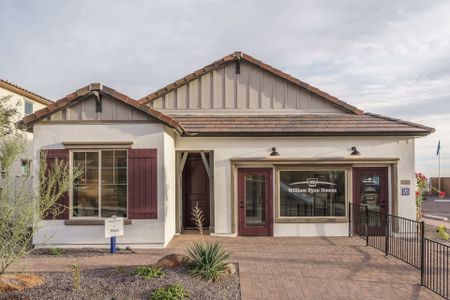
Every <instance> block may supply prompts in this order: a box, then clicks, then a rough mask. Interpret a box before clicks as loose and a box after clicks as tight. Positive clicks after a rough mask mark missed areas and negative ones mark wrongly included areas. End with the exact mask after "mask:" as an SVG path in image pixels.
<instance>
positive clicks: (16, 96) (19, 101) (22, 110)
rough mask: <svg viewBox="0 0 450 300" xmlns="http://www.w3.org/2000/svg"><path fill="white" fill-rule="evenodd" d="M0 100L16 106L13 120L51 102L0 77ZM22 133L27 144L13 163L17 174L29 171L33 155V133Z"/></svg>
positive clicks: (17, 119) (19, 118) (16, 120)
mask: <svg viewBox="0 0 450 300" xmlns="http://www.w3.org/2000/svg"><path fill="white" fill-rule="evenodd" d="M0 101H7V103H8V105H10V106H11V107H16V109H17V116H16V118H15V119H14V120H13V121H15V122H18V121H19V120H21V119H22V118H23V117H25V116H28V115H31V114H33V113H34V112H36V111H38V110H40V109H42V108H44V107H46V106H47V105H49V104H52V103H53V102H52V101H50V100H49V99H46V98H44V97H42V96H39V95H37V94H35V93H33V92H31V91H29V90H26V89H24V88H22V87H20V86H18V85H15V84H12V83H10V82H8V81H6V80H2V79H0ZM23 134H24V135H25V138H26V139H27V146H26V149H25V152H24V153H23V155H22V156H21V157H20V158H19V159H18V160H17V161H16V162H15V163H14V166H13V172H14V173H15V174H17V175H21V174H22V173H24V172H28V171H29V168H30V165H31V159H32V157H33V147H32V141H33V134H32V133H29V132H23Z"/></svg>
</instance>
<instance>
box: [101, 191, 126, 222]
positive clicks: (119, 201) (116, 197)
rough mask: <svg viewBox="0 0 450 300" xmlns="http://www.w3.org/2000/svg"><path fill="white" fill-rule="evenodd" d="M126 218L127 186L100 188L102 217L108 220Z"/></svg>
mask: <svg viewBox="0 0 450 300" xmlns="http://www.w3.org/2000/svg"><path fill="white" fill-rule="evenodd" d="M113 215H116V216H118V217H126V216H127V186H126V185H103V186H102V217H103V218H109V217H112V216H113Z"/></svg>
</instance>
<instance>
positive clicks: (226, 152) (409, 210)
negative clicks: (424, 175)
mask: <svg viewBox="0 0 450 300" xmlns="http://www.w3.org/2000/svg"><path fill="white" fill-rule="evenodd" d="M352 146H356V147H357V149H358V150H359V151H360V152H361V158H364V157H372V158H373V157H386V158H387V157H389V158H393V157H396V158H400V160H399V161H398V186H399V188H398V209H399V211H398V214H399V215H401V216H403V217H407V218H412V219H414V218H415V200H414V185H413V184H414V140H413V139H411V138H397V137H317V138H316V137H309V138H308V137H304V138H301V137H279V138H277V137H271V138H264V137H257V138H256V137H255V138H251V137H250V138H249V137H244V138H202V137H177V138H176V149H177V150H180V151H181V150H198V149H201V150H214V201H215V207H214V208H215V212H216V213H215V233H216V234H230V233H233V230H232V227H233V226H232V223H233V222H232V215H233V212H232V210H233V207H232V189H231V186H232V182H231V172H232V171H231V162H230V159H231V158H264V157H268V156H269V154H270V152H271V148H272V147H276V148H277V151H278V152H279V153H280V155H281V156H280V158H283V157H286V158H303V159H308V158H343V157H349V156H350V152H351V151H350V148H351V147H352ZM355 159H356V160H357V159H358V158H355ZM400 180H410V182H411V186H410V189H411V193H410V195H409V196H402V195H401V189H400ZM275 192H276V191H275V190H274V193H275ZM274 196H275V195H274ZM274 199H275V197H274ZM390 202H391V203H390V205H391V206H392V201H390ZM275 203H276V201H274V205H275ZM314 233H316V234H317V235H346V234H348V224H347V223H335V224H323V223H318V224H311V223H308V224H284V223H283V224H279V223H275V224H274V234H275V235H278V236H283V235H314Z"/></svg>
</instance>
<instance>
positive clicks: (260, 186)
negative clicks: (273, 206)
mask: <svg viewBox="0 0 450 300" xmlns="http://www.w3.org/2000/svg"><path fill="white" fill-rule="evenodd" d="M245 223H246V225H250V226H251V225H264V224H265V223H266V178H265V176H264V175H247V176H246V177H245Z"/></svg>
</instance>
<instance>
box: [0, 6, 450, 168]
mask: <svg viewBox="0 0 450 300" xmlns="http://www.w3.org/2000/svg"><path fill="white" fill-rule="evenodd" d="M0 11H1V12H2V17H1V18H0V28H2V30H1V31H0V40H1V41H2V47H0V77H2V78H5V79H8V80H10V81H12V82H16V83H18V84H20V85H23V86H25V87H27V88H29V89H31V90H33V91H36V92H38V93H40V94H42V95H44V96H46V97H49V98H53V99H58V98H60V97H63V96H64V95H65V94H67V93H70V92H72V91H73V90H74V89H76V88H78V87H81V86H83V85H85V84H87V83H89V82H102V83H104V84H107V85H109V86H111V87H113V88H116V89H118V90H120V91H122V92H124V93H126V94H129V95H130V96H132V97H135V98H139V97H142V96H144V95H146V94H148V93H150V92H153V91H154V90H156V89H158V88H160V87H162V86H164V85H166V84H167V83H170V82H172V81H174V80H177V79H179V78H181V77H182V76H184V75H186V74H188V73H190V72H192V71H193V70H195V69H197V68H200V67H202V66H204V65H206V64H209V63H210V62H212V61H214V60H216V59H218V58H220V57H222V56H224V55H226V54H228V53H231V52H233V51H235V50H243V51H245V52H248V53H250V54H251V55H253V56H255V57H257V58H259V59H261V60H263V61H265V62H267V63H269V64H272V65H274V66H275V67H278V68H280V69H282V70H285V71H287V72H288V73H290V74H292V75H293V76H296V77H298V78H300V79H302V80H304V81H306V82H308V83H310V84H313V85H315V86H317V87H319V88H321V89H323V90H325V91H327V92H329V93H331V94H333V95H335V96H338V97H339V98H341V99H344V100H346V101H348V102H350V103H351V104H354V105H356V106H358V107H361V108H362V109H364V110H367V111H372V112H375V113H381V114H386V115H390V116H393V117H400V118H403V119H406V120H411V121H420V122H423V123H424V124H426V125H430V126H434V127H436V129H437V132H436V134H434V135H432V136H430V137H426V138H421V139H418V140H417V149H416V152H417V168H420V170H421V171H424V172H426V173H433V172H435V171H434V170H435V167H434V165H433V164H432V163H431V161H432V159H433V155H434V150H433V148H435V146H436V144H437V140H439V139H441V141H442V144H443V148H442V156H443V157H442V158H443V161H444V160H445V161H447V160H446V159H447V158H446V157H447V155H450V154H449V153H448V152H447V145H450V135H449V134H448V133H450V128H449V126H450V125H447V124H448V123H449V122H448V121H447V120H448V118H447V116H445V117H443V115H442V114H443V112H446V111H449V108H450V101H449V100H450V84H449V82H450V55H449V53H450V18H448V14H447V12H448V11H450V2H448V1H446V0H430V1H419V0H399V1H388V0H381V1H369V2H368V1H359V0H352V1H350V0H343V1H313V0H310V1H295V0H291V1H287V0H286V1H269V0H264V1H261V0H260V1H257V0H253V1H250V0H244V1H236V2H234V1H233V2H232V1H212V0H211V1H187V0H177V1H175V0H172V1H143V0H142V1H132V2H129V1H118V0H108V1H107V0H103V1H88V0H80V1H57V0H43V1H37V0H36V1H24V0H19V1H12V0H4V1H1V2H0ZM447 137H449V138H447ZM443 170H444V172H447V173H448V175H450V165H447V163H446V165H445V168H444V169H443Z"/></svg>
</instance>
